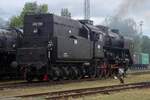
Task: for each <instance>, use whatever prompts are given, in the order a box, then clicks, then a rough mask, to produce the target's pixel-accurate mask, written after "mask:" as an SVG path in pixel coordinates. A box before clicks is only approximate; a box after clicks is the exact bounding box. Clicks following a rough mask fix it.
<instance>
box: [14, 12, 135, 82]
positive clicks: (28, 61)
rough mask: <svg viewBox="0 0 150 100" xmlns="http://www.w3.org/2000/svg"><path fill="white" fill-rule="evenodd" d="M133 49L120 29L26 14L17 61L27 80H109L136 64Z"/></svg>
mask: <svg viewBox="0 0 150 100" xmlns="http://www.w3.org/2000/svg"><path fill="white" fill-rule="evenodd" d="M131 49H132V43H131V41H130V40H129V39H127V38H124V37H123V36H122V35H121V34H120V33H119V31H118V30H110V29H109V28H108V27H104V26H101V25H98V26H94V25H93V24H92V21H89V20H79V21H77V20H73V19H69V18H65V17H60V16H56V15H53V14H36V15H26V16H25V19H24V38H23V40H22V46H21V48H18V50H17V62H18V64H19V65H20V66H21V67H22V68H24V72H23V74H24V77H25V78H26V80H27V81H32V80H33V79H34V78H37V79H39V80H48V79H52V80H59V79H80V78H84V77H86V76H88V77H109V76H111V75H113V74H116V71H117V69H118V68H120V67H123V68H127V66H130V65H131V64H132V58H131V55H132V52H131Z"/></svg>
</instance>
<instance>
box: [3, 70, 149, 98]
mask: <svg viewBox="0 0 150 100" xmlns="http://www.w3.org/2000/svg"><path fill="white" fill-rule="evenodd" d="M135 73H136V74H135ZM138 73H139V72H134V74H133V73H132V74H131V73H130V74H129V75H127V78H125V84H120V82H119V80H115V79H101V80H98V79H83V80H80V81H78V80H71V81H68V80H66V81H60V82H54V81H53V82H44V83H43V82H33V83H26V82H25V81H9V82H6V81H5V82H0V100H110V98H111V100H113V98H114V100H116V98H118V99H117V100H120V99H121V100H129V99H128V98H129V97H131V98H130V100H149V98H150V95H149V93H150V92H149V91H150V88H149V87H150V74H149V71H146V72H145V71H144V72H143V73H142V74H141V72H140V73H139V74H138Z"/></svg>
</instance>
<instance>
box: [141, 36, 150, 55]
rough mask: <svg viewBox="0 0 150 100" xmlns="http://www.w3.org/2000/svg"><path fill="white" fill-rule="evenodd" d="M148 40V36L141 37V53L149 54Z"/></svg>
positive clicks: (149, 40) (149, 39)
mask: <svg viewBox="0 0 150 100" xmlns="http://www.w3.org/2000/svg"><path fill="white" fill-rule="evenodd" d="M149 44H150V38H149V37H148V36H143V37H142V52H144V53H149V54H150V46H149Z"/></svg>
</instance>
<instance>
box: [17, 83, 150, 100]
mask: <svg viewBox="0 0 150 100" xmlns="http://www.w3.org/2000/svg"><path fill="white" fill-rule="evenodd" d="M141 88H150V82H141V83H133V84H124V85H114V86H105V87H94V88H85V89H76V90H66V91H57V92H47V93H39V94H31V95H22V96H16V97H20V98H29V97H32V98H33V97H41V96H42V97H44V98H45V99H46V100H62V99H63V100H66V99H68V98H70V97H72V98H74V97H80V96H83V95H84V96H85V95H92V94H96V93H102V94H109V93H110V92H118V91H122V90H127V89H141Z"/></svg>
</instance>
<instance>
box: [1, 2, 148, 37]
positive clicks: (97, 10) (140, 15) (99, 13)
mask: <svg viewBox="0 0 150 100" xmlns="http://www.w3.org/2000/svg"><path fill="white" fill-rule="evenodd" d="M29 1H36V2H37V3H38V4H43V3H45V4H48V7H49V12H52V13H55V14H60V10H61V8H68V9H69V11H70V12H71V13H72V16H73V18H83V2H84V0H1V3H0V17H1V18H3V19H6V20H8V19H9V18H11V16H14V15H17V14H19V13H20V12H21V10H22V8H23V6H24V4H25V2H29ZM123 1H125V0H105V1H104V0H91V17H92V19H93V20H94V21H95V23H96V24H100V23H101V22H102V21H103V20H104V18H105V17H109V16H114V15H115V14H116V13H117V11H118V10H119V6H120V4H121V3H122V2H123ZM131 1H132V0H131ZM137 1H143V0H137ZM130 9H131V10H130V11H129V13H128V15H126V16H131V17H133V18H134V19H135V20H136V21H137V22H140V20H143V21H144V27H143V29H144V33H145V34H148V35H149V36H150V33H149V32H150V28H149V26H150V0H148V2H146V3H145V4H142V5H140V6H139V7H138V8H136V9H135V8H134V9H132V8H130Z"/></svg>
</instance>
